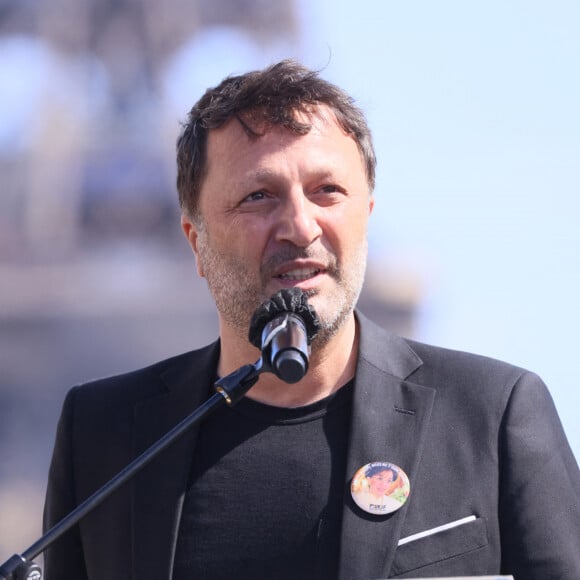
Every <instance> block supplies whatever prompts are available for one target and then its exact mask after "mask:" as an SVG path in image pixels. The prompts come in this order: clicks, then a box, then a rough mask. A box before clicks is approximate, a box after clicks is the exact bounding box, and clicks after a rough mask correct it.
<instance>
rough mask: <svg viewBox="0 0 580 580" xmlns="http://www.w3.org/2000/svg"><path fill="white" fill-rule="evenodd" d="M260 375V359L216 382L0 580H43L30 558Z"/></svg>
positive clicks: (7, 565) (6, 567)
mask: <svg viewBox="0 0 580 580" xmlns="http://www.w3.org/2000/svg"><path fill="white" fill-rule="evenodd" d="M263 372H272V369H271V367H270V364H265V363H264V360H263V358H260V359H259V360H258V361H257V362H256V363H255V364H253V365H251V364H248V365H244V366H243V367H240V368H239V369H237V370H236V371H234V372H233V373H231V374H229V375H227V376H226V377H223V378H221V379H218V380H217V381H216V383H215V390H216V393H214V394H213V395H212V396H211V397H210V398H209V399H208V400H207V401H206V402H205V403H203V404H202V405H200V406H199V407H197V408H196V409H195V410H194V411H193V412H192V413H191V414H190V415H188V416H187V417H186V418H185V419H183V421H181V422H180V423H178V424H177V425H176V426H175V427H173V429H171V430H170V431H169V432H167V433H166V434H165V435H163V437H161V439H159V440H158V441H157V442H156V443H154V444H153V445H152V446H151V447H149V448H148V449H147V450H145V451H144V452H143V453H142V454H141V455H139V456H138V457H137V458H136V459H134V460H133V461H132V462H131V463H129V465H127V466H126V467H125V468H124V469H122V470H121V471H120V472H119V473H118V474H117V475H115V476H114V477H113V478H112V479H110V480H109V481H108V482H107V483H105V485H103V486H102V487H101V488H100V489H98V490H97V491H96V492H95V493H94V494H93V495H91V496H90V497H89V498H87V499H86V500H85V501H83V502H82V503H80V504H79V505H78V506H77V507H76V508H75V509H74V510H73V511H72V512H71V513H70V514H68V515H67V516H65V517H64V518H63V519H62V520H60V522H58V523H57V524H56V525H55V526H54V527H52V528H51V529H50V530H48V531H47V532H46V533H45V534H44V535H43V536H42V537H41V538H40V539H39V540H37V541H36V542H35V543H34V544H32V546H30V547H29V548H28V549H27V550H25V551H24V552H22V554H14V555H13V556H12V557H11V558H9V559H8V560H7V561H6V562H4V564H2V566H0V580H42V571H41V568H40V566H38V565H37V564H35V563H34V562H33V561H32V559H33V558H35V557H36V556H38V554H40V553H41V552H43V551H44V550H46V548H48V547H49V546H50V545H51V544H52V543H53V542H54V541H55V540H56V539H58V538H60V536H62V535H63V534H64V533H65V532H67V531H68V530H69V529H70V528H72V527H73V526H74V525H75V524H77V523H78V522H79V521H80V520H81V519H82V518H83V517H84V516H86V515H87V514H88V513H89V512H90V511H92V510H93V509H94V508H95V507H97V506H98V505H99V504H101V503H102V502H103V501H104V500H105V499H106V498H107V497H109V495H111V494H112V493H113V492H114V491H115V490H117V488H119V487H120V486H121V485H123V484H124V483H125V482H127V481H128V480H130V479H131V478H132V477H134V476H135V475H136V474H137V473H138V472H139V471H140V470H141V469H143V468H144V467H145V466H146V465H147V464H148V463H149V462H150V461H151V460H152V459H154V458H155V457H157V455H158V454H159V453H161V452H162V451H163V450H164V449H165V448H166V447H168V446H169V445H171V444H172V443H173V442H174V441H175V440H176V439H177V438H178V437H180V436H181V435H183V434H184V433H185V432H186V431H187V430H188V429H190V428H191V427H193V426H194V425H197V424H198V423H200V422H201V421H202V420H203V419H205V418H206V417H207V416H208V415H209V414H210V413H212V412H213V411H215V410H217V409H218V408H219V407H220V406H221V405H223V404H224V403H227V404H228V405H230V406H233V405H235V404H236V403H237V402H238V401H239V400H240V399H241V398H242V397H243V396H244V395H245V394H246V393H247V392H248V391H249V390H250V388H251V387H252V386H253V385H254V384H255V383H256V381H257V380H258V378H259V376H260V374H261V373H263Z"/></svg>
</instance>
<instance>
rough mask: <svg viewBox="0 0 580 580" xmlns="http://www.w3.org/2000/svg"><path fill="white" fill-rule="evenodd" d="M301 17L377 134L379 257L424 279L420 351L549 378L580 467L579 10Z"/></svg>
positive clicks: (307, 56) (374, 249) (504, 2)
mask: <svg viewBox="0 0 580 580" xmlns="http://www.w3.org/2000/svg"><path fill="white" fill-rule="evenodd" d="M355 6H356V9H355ZM302 11H303V12H302V14H303V26H304V27H305V44H304V48H303V50H304V60H305V61H306V62H307V64H310V65H312V66H316V67H323V66H325V65H326V69H325V76H326V77H327V78H329V79H331V80H334V81H336V82H338V83H340V84H342V85H343V86H345V87H346V88H347V89H348V90H349V91H350V92H351V94H353V95H354V96H355V97H356V99H357V100H358V102H359V103H360V104H361V106H362V107H363V108H364V109H365V111H366V112H367V115H368V117H369V121H370V123H371V126H372V128H373V130H374V135H375V141H376V146H377V152H378V157H379V167H378V181H377V188H376V200H377V203H376V208H375V213H374V215H373V218H372V224H371V257H372V260H373V263H374V264H375V265H380V264H385V268H389V267H390V266H389V265H391V266H392V265H397V266H402V267H403V268H405V269H407V271H409V272H410V273H411V275H413V276H415V277H416V278H417V279H418V281H419V283H420V285H421V287H422V298H423V301H422V305H421V312H420V320H419V329H418V338H419V339H421V340H424V341H427V342H432V343H436V344H440V345H443V346H448V347H452V348H458V349H461V350H470V351H476V352H479V353H481V354H486V355H489V356H493V357H497V358H501V359H504V360H508V361H510V362H513V363H515V364H518V365H521V366H524V367H527V368H530V369H532V370H534V371H536V372H537V373H539V374H540V375H541V376H542V377H543V378H544V380H545V381H546V382H547V384H548V386H549V388H550V391H551V392H552V395H553V397H554V399H555V401H556V405H557V407H558V409H559V411H560V415H561V417H562V420H563V422H564V425H565V428H566V431H567V433H568V436H569V439H570V441H571V444H572V446H573V448H574V451H575V453H576V456H577V457H578V456H580V424H579V422H578V421H577V420H576V417H577V415H578V412H577V409H578V408H579V407H580V389H579V387H578V383H579V378H578V373H577V364H576V361H577V360H578V358H579V354H578V348H579V347H578V342H579V341H578V333H579V331H580V305H579V297H580V201H579V199H580V3H578V2H576V1H575V0H569V1H561V0H556V1H554V2H547V1H544V2H540V1H533V0H528V1H523V0H521V1H513V0H501V1H498V0H491V1H489V0H488V1H486V2H465V1H445V0H438V1H437V2H433V1H428V0H425V1H422V2H420V1H410V2H402V1H399V2H391V1H385V0H374V1H371V0H362V1H359V2H357V3H352V2H340V1H339V2H331V1H330V0H328V1H322V0H319V1H318V2H313V3H309V2H306V1H304V2H303V7H302Z"/></svg>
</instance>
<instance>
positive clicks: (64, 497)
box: [43, 388, 88, 580]
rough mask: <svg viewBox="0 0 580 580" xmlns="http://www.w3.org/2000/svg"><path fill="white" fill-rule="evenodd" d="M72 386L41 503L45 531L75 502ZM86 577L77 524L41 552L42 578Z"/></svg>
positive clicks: (76, 578) (60, 423)
mask: <svg viewBox="0 0 580 580" xmlns="http://www.w3.org/2000/svg"><path fill="white" fill-rule="evenodd" d="M76 390H77V389H76V388H74V389H72V390H71V391H70V392H69V393H68V395H67V397H66V399H65V402H64V405H63V410H62V413H61V416H60V420H59V423H58V428H57V434H56V440H55V445H54V451H53V455H52V461H51V465H50V469H49V475H48V485H47V492H46V501H45V505H44V522H43V524H44V531H45V532H46V531H48V530H49V529H50V528H52V527H53V526H54V525H55V524H57V523H58V522H59V521H60V520H61V519H62V518H64V517H65V516H66V515H68V514H69V513H70V512H71V511H72V510H73V509H74V508H75V507H76V505H77V500H76V497H75V495H76V494H75V485H74V473H73V469H72V464H73V461H72V456H73V428H74V425H73V423H74V399H75V394H76ZM72 578H74V579H75V580H87V578H88V576H87V572H86V568H85V563H84V556H83V548H82V543H81V539H80V533H79V528H78V525H76V526H74V527H73V528H71V529H70V530H69V531H67V532H66V533H65V534H64V535H63V536H61V537H60V538H59V539H57V540H56V541H55V542H54V543H53V544H52V546H50V547H49V548H48V549H47V550H46V551H45V554H44V579H45V580H65V579H72Z"/></svg>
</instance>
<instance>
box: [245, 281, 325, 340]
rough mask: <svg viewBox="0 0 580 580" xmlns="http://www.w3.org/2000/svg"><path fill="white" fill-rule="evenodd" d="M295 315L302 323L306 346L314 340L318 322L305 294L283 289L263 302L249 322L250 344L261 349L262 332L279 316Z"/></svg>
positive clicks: (298, 290) (294, 289)
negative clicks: (304, 330)
mask: <svg viewBox="0 0 580 580" xmlns="http://www.w3.org/2000/svg"><path fill="white" fill-rule="evenodd" d="M287 313H291V314H296V315H297V316H299V317H300V318H301V319H302V321H303V322H304V326H305V328H306V337H307V341H308V344H309V345H310V343H311V342H312V341H313V340H314V339H315V338H316V335H317V334H318V330H319V328H320V321H319V319H318V315H317V314H316V312H315V311H314V308H312V306H310V304H308V301H307V299H306V294H305V293H304V292H303V291H302V290H301V289H300V288H284V289H283V290H279V291H278V292H276V294H274V295H273V296H272V297H271V298H270V299H269V300H266V301H265V302H263V303H262V304H261V305H260V306H259V307H258V309H257V310H256V311H255V312H254V314H253V316H252V320H251V322H250V333H249V339H250V342H251V343H252V344H253V345H254V346H256V347H257V348H262V331H263V330H264V328H265V326H266V325H267V324H268V323H269V322H271V321H272V320H274V318H276V317H277V316H280V315H281V314H287Z"/></svg>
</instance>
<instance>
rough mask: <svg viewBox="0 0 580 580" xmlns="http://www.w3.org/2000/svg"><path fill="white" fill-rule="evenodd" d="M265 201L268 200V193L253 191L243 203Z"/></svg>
mask: <svg viewBox="0 0 580 580" xmlns="http://www.w3.org/2000/svg"><path fill="white" fill-rule="evenodd" d="M263 199H266V192H264V191H262V190H259V191H253V192H252V193H250V194H249V195H247V196H246V197H244V199H243V200H242V203H244V202H247V201H262V200H263Z"/></svg>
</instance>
